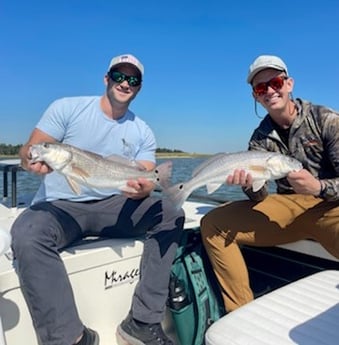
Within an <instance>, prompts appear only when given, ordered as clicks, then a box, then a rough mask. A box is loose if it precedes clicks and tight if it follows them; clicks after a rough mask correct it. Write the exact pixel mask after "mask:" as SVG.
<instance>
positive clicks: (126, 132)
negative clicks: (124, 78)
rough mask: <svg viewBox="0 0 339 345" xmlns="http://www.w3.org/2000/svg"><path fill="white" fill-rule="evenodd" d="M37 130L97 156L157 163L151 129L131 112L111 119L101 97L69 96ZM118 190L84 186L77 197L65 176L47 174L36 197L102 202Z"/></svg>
mask: <svg viewBox="0 0 339 345" xmlns="http://www.w3.org/2000/svg"><path fill="white" fill-rule="evenodd" d="M36 128H38V129H40V130H41V131H43V132H45V133H46V134H48V135H50V136H51V137H53V138H55V139H56V140H57V141H59V142H63V143H66V144H70V145H73V146H76V147H78V148H81V149H84V150H88V151H92V152H95V153H98V154H100V155H102V156H104V157H107V156H110V155H112V154H118V155H121V156H123V157H126V158H128V159H131V160H146V161H152V162H155V150H156V141H155V137H154V134H153V132H152V130H151V129H150V128H149V127H148V125H147V124H146V123H145V122H144V121H142V120H141V119H140V118H139V117H137V116H135V115H134V113H132V112H131V111H130V110H128V111H127V112H126V113H125V114H124V116H123V117H121V118H120V119H118V120H112V119H110V118H108V117H107V116H106V115H105V114H104V113H103V112H102V110H101V108H100V97H99V96H84V97H69V98H61V99H58V100H56V101H54V102H53V103H52V104H51V105H50V106H49V107H48V108H47V110H46V111H45V113H44V114H43V116H42V118H41V119H40V121H39V122H38V124H37V126H36ZM117 193H120V192H119V191H118V190H115V189H109V190H106V189H105V190H102V189H100V190H99V189H92V188H91V189H90V188H86V187H84V186H81V194H80V195H77V194H75V193H74V192H73V191H72V190H71V188H70V187H69V185H68V183H67V181H66V179H65V177H64V176H62V175H61V174H59V173H57V172H52V173H50V174H47V175H46V176H45V177H44V178H43V181H42V183H41V186H40V188H39V190H38V192H37V194H36V195H35V197H34V200H33V203H36V202H38V201H52V200H56V199H67V200H73V201H85V200H92V199H102V198H105V197H108V196H110V195H112V194H117Z"/></svg>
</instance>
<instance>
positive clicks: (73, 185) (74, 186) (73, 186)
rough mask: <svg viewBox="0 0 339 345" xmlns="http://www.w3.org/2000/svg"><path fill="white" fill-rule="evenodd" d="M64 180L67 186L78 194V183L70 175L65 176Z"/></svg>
mask: <svg viewBox="0 0 339 345" xmlns="http://www.w3.org/2000/svg"><path fill="white" fill-rule="evenodd" d="M66 180H67V182H68V184H69V186H70V187H71V189H72V191H73V192H74V193H75V194H77V195H80V192H81V188H80V186H79V184H78V183H77V182H76V181H74V180H73V179H72V178H70V177H66Z"/></svg>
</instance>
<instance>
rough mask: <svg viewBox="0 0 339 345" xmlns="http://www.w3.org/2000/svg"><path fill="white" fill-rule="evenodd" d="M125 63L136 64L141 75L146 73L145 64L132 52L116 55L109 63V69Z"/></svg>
mask: <svg viewBox="0 0 339 345" xmlns="http://www.w3.org/2000/svg"><path fill="white" fill-rule="evenodd" d="M123 63H129V64H131V65H133V66H135V67H136V68H137V69H138V70H139V71H140V73H141V75H143V74H144V66H143V65H142V63H141V62H140V61H139V60H138V59H137V58H136V57H135V56H133V55H131V54H123V55H119V56H116V57H114V58H113V59H112V60H111V63H110V64H109V67H108V71H109V70H110V69H111V68H112V67H114V66H117V65H120V64H123Z"/></svg>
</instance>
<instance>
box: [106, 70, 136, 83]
mask: <svg viewBox="0 0 339 345" xmlns="http://www.w3.org/2000/svg"><path fill="white" fill-rule="evenodd" d="M108 76H109V77H110V78H111V79H112V80H113V81H114V82H116V83H119V84H121V83H122V82H124V81H125V80H127V83H128V85H129V86H139V85H140V84H141V78H139V77H137V76H134V75H126V74H124V73H121V72H119V71H109V72H108Z"/></svg>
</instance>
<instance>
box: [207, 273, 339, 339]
mask: <svg viewBox="0 0 339 345" xmlns="http://www.w3.org/2000/svg"><path fill="white" fill-rule="evenodd" d="M338 320H339V271H334V270H328V271H323V272H319V273H316V274H313V275H311V276H309V277H307V278H303V279H301V280H299V281H296V282H294V283H290V284H288V285H286V286H284V287H282V288H279V289H277V290H275V291H273V292H271V293H268V294H266V295H264V296H262V297H259V298H257V299H256V300H254V301H253V302H251V303H248V304H247V305H244V306H243V307H241V308H239V309H237V310H235V311H233V312H232V313H230V314H227V315H225V316H224V317H222V318H221V319H220V320H218V321H216V322H215V323H214V324H213V325H212V326H211V327H210V328H209V329H208V330H207V332H206V345H273V344H274V345H292V344H299V345H338V344H339V327H338Z"/></svg>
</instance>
